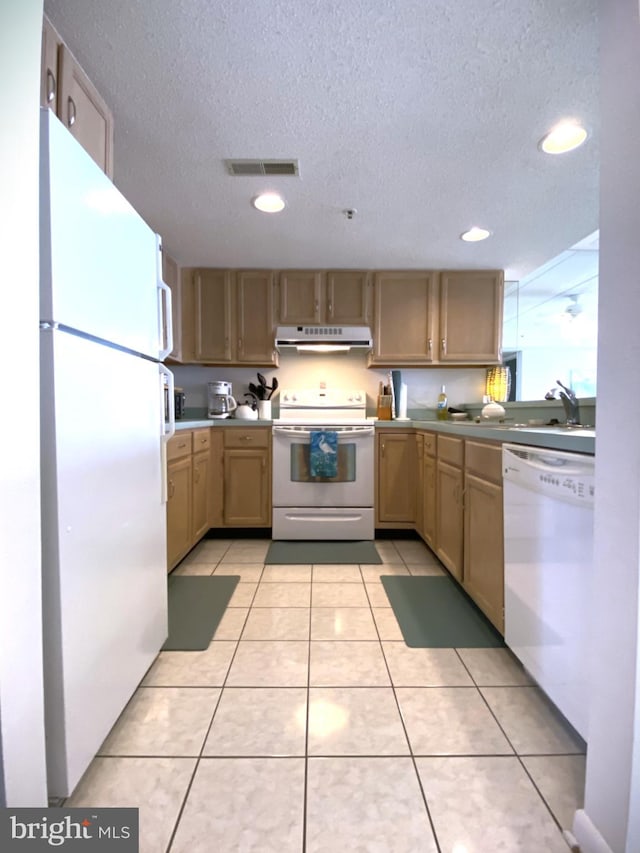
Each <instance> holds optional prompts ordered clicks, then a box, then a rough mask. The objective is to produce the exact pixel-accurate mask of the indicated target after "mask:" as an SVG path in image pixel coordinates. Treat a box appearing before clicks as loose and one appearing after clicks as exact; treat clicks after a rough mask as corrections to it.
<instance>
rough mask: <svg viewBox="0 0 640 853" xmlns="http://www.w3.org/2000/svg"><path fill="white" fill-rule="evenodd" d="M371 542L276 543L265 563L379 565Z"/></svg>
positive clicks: (271, 546)
mask: <svg viewBox="0 0 640 853" xmlns="http://www.w3.org/2000/svg"><path fill="white" fill-rule="evenodd" d="M381 562H382V560H381V559H380V554H378V552H377V551H376V546H375V545H374V544H373V542H371V541H368V540H367V541H358V542H337V541H330V542H329V541H327V542H315V541H310V540H306V539H305V540H299V541H291V540H287V541H278V542H272V543H271V545H269V550H268V551H267V556H266V558H265V563H381Z"/></svg>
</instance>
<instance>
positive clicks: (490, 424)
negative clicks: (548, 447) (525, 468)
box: [450, 421, 596, 438]
mask: <svg viewBox="0 0 640 853" xmlns="http://www.w3.org/2000/svg"><path fill="white" fill-rule="evenodd" d="M450 423H451V425H453V426H464V427H476V428H478V427H485V428H489V429H517V430H526V431H527V432H542V433H558V432H576V433H579V434H580V435H587V436H589V437H590V438H594V437H595V434H596V431H595V427H592V426H589V425H586V426H583V425H582V424H519V423H496V422H494V421H479V422H478V421H451V422H450Z"/></svg>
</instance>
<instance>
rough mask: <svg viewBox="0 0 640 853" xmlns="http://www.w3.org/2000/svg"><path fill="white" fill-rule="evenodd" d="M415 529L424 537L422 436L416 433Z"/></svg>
mask: <svg viewBox="0 0 640 853" xmlns="http://www.w3.org/2000/svg"><path fill="white" fill-rule="evenodd" d="M415 517H416V530H417V531H418V534H419V535H420V536H421V537H422V538H423V539H424V436H423V434H422V433H420V432H419V433H416V516H415Z"/></svg>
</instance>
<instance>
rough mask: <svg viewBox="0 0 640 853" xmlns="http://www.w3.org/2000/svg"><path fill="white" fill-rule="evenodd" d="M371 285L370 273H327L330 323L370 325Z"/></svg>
mask: <svg viewBox="0 0 640 853" xmlns="http://www.w3.org/2000/svg"><path fill="white" fill-rule="evenodd" d="M370 292H371V283H370V276H369V273H368V272H365V271H361V270H332V271H331V272H328V273H327V298H326V318H327V322H328V323H343V324H345V325H353V326H358V325H365V326H366V325H368V324H369V323H370V321H371V318H370Z"/></svg>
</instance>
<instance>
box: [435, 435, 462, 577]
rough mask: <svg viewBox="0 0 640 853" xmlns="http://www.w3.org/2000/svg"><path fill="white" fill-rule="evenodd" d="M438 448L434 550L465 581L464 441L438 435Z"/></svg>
mask: <svg viewBox="0 0 640 853" xmlns="http://www.w3.org/2000/svg"><path fill="white" fill-rule="evenodd" d="M437 448H438V454H437V460H436V495H437V505H436V534H435V546H436V547H435V551H436V554H437V555H438V557H439V558H440V560H441V561H442V562H443V563H444V565H445V566H446V567H447V569H449V571H450V572H451V574H452V575H453V576H454V578H456V580H459V581H462V571H463V554H464V550H463V540H464V505H463V495H462V492H463V487H464V474H463V470H462V464H463V460H464V441H463V440H462V439H460V438H454V437H452V436H445V435H442V434H439V435H438V441H437Z"/></svg>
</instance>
